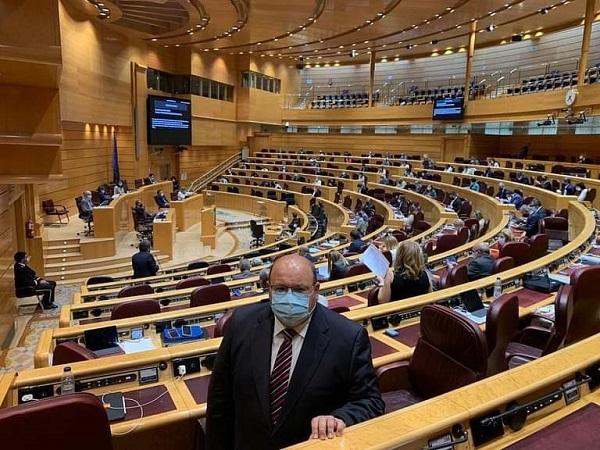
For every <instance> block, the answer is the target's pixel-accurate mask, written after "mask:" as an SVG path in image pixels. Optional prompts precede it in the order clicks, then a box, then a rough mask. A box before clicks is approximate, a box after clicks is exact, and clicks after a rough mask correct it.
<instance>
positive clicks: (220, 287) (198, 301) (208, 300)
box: [190, 284, 231, 308]
mask: <svg viewBox="0 0 600 450" xmlns="http://www.w3.org/2000/svg"><path fill="white" fill-rule="evenodd" d="M229 300H231V293H230V292H229V288H228V287H227V285H225V284H209V285H208V286H201V287H199V288H196V289H194V290H193V291H192V295H191V300H190V308H195V307H196V306H205V305H212V304H213V303H220V302H227V301H229Z"/></svg>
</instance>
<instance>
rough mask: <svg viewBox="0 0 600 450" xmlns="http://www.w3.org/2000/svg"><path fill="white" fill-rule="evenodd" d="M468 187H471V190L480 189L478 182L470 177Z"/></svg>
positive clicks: (477, 190) (476, 190)
mask: <svg viewBox="0 0 600 450" xmlns="http://www.w3.org/2000/svg"><path fill="white" fill-rule="evenodd" d="M469 189H471V190H472V191H473V192H479V191H480V190H481V186H479V182H478V181H477V180H476V179H475V178H471V184H470V185H469Z"/></svg>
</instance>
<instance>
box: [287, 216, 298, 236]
mask: <svg viewBox="0 0 600 450" xmlns="http://www.w3.org/2000/svg"><path fill="white" fill-rule="evenodd" d="M299 226H300V219H299V218H298V213H292V220H291V221H290V223H289V224H288V228H289V230H290V231H291V232H292V233H293V232H295V231H296V228H298V227H299Z"/></svg>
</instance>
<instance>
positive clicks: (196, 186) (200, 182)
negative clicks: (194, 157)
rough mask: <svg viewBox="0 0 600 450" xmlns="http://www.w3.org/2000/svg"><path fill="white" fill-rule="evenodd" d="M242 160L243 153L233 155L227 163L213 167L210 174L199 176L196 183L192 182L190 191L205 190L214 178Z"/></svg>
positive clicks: (223, 162)
mask: <svg viewBox="0 0 600 450" xmlns="http://www.w3.org/2000/svg"><path fill="white" fill-rule="evenodd" d="M241 159H242V153H241V152H240V153H236V154H234V155H231V156H230V157H229V158H227V159H226V160H225V161H222V162H221V163H220V164H218V165H217V166H215V167H213V168H212V169H210V170H209V171H208V172H206V173H205V174H203V175H201V176H199V177H198V178H196V179H195V180H194V181H192V183H191V184H190V189H189V190H190V191H192V192H198V191H201V190H202V189H204V188H205V187H206V186H207V185H208V183H210V181H211V180H212V179H213V178H215V177H216V176H217V175H219V173H221V172H222V171H223V170H226V169H229V168H230V167H233V166H234V165H235V164H237V163H238V162H239V161H240V160H241Z"/></svg>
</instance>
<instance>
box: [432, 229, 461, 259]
mask: <svg viewBox="0 0 600 450" xmlns="http://www.w3.org/2000/svg"><path fill="white" fill-rule="evenodd" d="M463 243H464V242H462V237H461V236H459V235H458V234H442V235H441V236H440V237H438V239H437V242H436V244H435V254H436V255H437V254H439V253H444V252H447V251H449V250H452V249H453V248H456V247H458V246H460V245H462V244H463Z"/></svg>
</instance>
